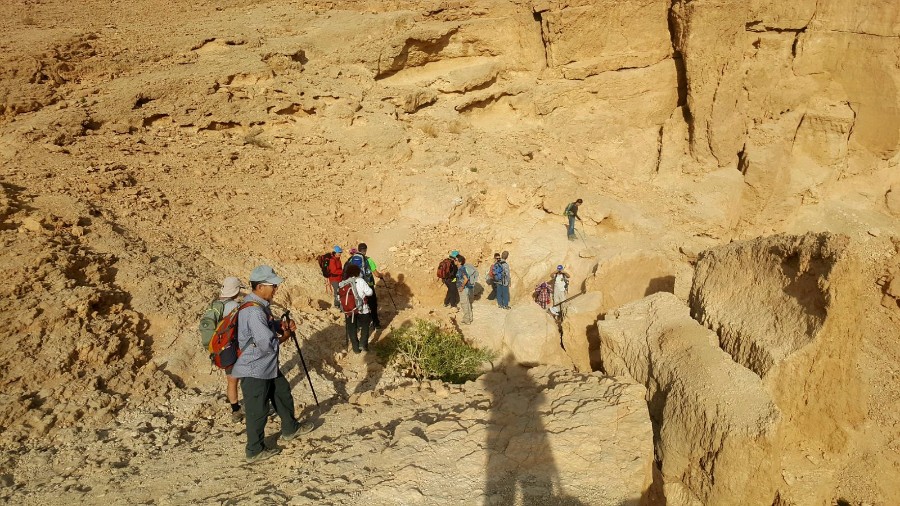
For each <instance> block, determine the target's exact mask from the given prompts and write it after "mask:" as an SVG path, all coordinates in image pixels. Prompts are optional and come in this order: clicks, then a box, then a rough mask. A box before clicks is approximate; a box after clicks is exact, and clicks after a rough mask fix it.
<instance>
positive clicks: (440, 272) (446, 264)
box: [437, 258, 453, 279]
mask: <svg viewBox="0 0 900 506" xmlns="http://www.w3.org/2000/svg"><path fill="white" fill-rule="evenodd" d="M452 268H453V260H450V259H449V258H445V259H443V260H441V263H440V264H438V268H437V277H439V278H441V279H447V278H449V277H450V270H451V269H452Z"/></svg>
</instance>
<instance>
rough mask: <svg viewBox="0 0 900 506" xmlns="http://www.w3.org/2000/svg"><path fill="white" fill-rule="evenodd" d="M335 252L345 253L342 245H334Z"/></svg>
mask: <svg viewBox="0 0 900 506" xmlns="http://www.w3.org/2000/svg"><path fill="white" fill-rule="evenodd" d="M334 252H335V253H343V252H344V250H342V249H341V247H340V246H335V247H334Z"/></svg>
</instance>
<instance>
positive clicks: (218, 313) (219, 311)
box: [199, 299, 225, 350]
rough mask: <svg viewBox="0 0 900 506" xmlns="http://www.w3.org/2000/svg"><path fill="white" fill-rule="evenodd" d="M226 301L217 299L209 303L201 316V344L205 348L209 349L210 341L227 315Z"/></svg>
mask: <svg viewBox="0 0 900 506" xmlns="http://www.w3.org/2000/svg"><path fill="white" fill-rule="evenodd" d="M224 312H225V302H223V301H221V300H219V299H216V300H214V301H212V302H210V303H209V306H208V307H207V308H206V310H205V311H203V316H201V317H200V326H199V327H200V344H201V345H203V349H204V350H209V342H210V341H212V338H213V335H215V333H216V327H218V326H219V322H220V321H222V317H224V316H225V315H224V314H223V313H224Z"/></svg>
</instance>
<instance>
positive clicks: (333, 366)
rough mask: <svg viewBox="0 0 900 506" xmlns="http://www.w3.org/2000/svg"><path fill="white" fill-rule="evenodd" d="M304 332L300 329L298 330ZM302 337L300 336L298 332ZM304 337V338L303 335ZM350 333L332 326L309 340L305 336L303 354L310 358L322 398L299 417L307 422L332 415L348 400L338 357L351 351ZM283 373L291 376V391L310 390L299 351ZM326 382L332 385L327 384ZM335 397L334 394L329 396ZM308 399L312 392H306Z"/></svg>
mask: <svg viewBox="0 0 900 506" xmlns="http://www.w3.org/2000/svg"><path fill="white" fill-rule="evenodd" d="M298 330H300V329H298ZM298 335H300V334H299V333H298ZM301 337H302V336H301ZM346 342H347V332H346V330H345V328H344V327H343V326H342V325H336V324H329V325H328V326H327V327H326V328H324V329H322V330H319V331H317V332H314V333H312V334H310V335H309V336H308V337H302V345H301V348H302V352H303V355H304V358H305V359H306V365H307V367H308V368H309V372H310V376H311V381H312V382H313V384H314V388H315V389H316V392H317V393H319V394H320V395H321V396H322V397H325V398H323V399H321V400H320V402H319V404H318V406H317V405H316V404H315V403H309V404H307V406H306V407H305V408H303V411H302V412H301V413H300V415H299V416H298V419H300V420H304V419H307V418H310V417H315V418H318V417H320V416H321V415H323V414H325V413H327V412H329V411H330V410H331V408H333V407H334V406H335V405H337V404H339V403H341V402H344V401H346V399H347V397H348V392H347V388H346V380H345V379H344V378H343V377H342V376H341V375H340V374H339V371H340V370H341V367H340V366H339V365H338V363H337V359H336V357H337V355H338V354H339V353H340V352H341V351H344V350H346V349H347V346H346ZM283 372H285V376H287V377H288V382H289V383H290V385H291V391H294V389H295V388H297V387H298V386H299V389H300V390H308V389H309V387H308V386H307V382H306V381H305V380H306V374H305V372H304V371H303V364H302V363H301V362H300V355H299V354H297V352H296V350H295V351H294V353H293V354H292V356H291V358H290V359H288V360H287V361H286V362H285V363H284V365H283ZM322 380H325V381H327V382H328V383H330V388H329V385H328V384H319V383H324V382H322ZM329 394H331V395H329ZM303 397H304V398H305V399H312V398H313V395H312V392H304V393H303Z"/></svg>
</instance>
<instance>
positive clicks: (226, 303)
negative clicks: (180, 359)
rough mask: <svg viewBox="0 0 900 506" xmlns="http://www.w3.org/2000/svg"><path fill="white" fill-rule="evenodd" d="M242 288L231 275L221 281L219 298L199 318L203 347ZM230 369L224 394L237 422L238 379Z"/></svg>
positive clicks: (239, 415)
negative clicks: (204, 334)
mask: <svg viewBox="0 0 900 506" xmlns="http://www.w3.org/2000/svg"><path fill="white" fill-rule="evenodd" d="M244 288H246V287H245V286H244V285H243V284H241V280H240V279H238V278H235V277H233V276H232V277H227V278H225V280H224V281H222V288H221V289H220V290H219V298H217V299H215V300H213V301H212V302H210V304H209V308H208V309H207V310H206V312H205V313H203V318H201V320H200V332H201V337H203V341H204V342H203V344H204V348H205V349H208V348H209V341H210V339H211V338H212V335H213V333H215V329H216V327H217V326H218V324H219V322H221V321H222V318H224V317H225V315H227V314H229V313H231V312H232V311H233V310H234V308H236V307H238V296H239V295H240V294H241V290H242V289H244ZM207 319H208V320H209V321H208V322H206V321H205V320H207ZM204 329H206V330H207V332H206V334H207V335H208V336H209V338H207V337H206V336H203V333H204ZM231 369H232V368H231V367H226V368H225V369H224V371H225V380H226V382H227V387H226V389H225V395H226V397H227V398H228V403H229V404H230V405H231V420H232V421H233V422H235V423H238V422H240V421H241V419H242V418H243V414H241V405H240V403H239V402H238V380H237V378H235V377H233V376H232V375H231Z"/></svg>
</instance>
